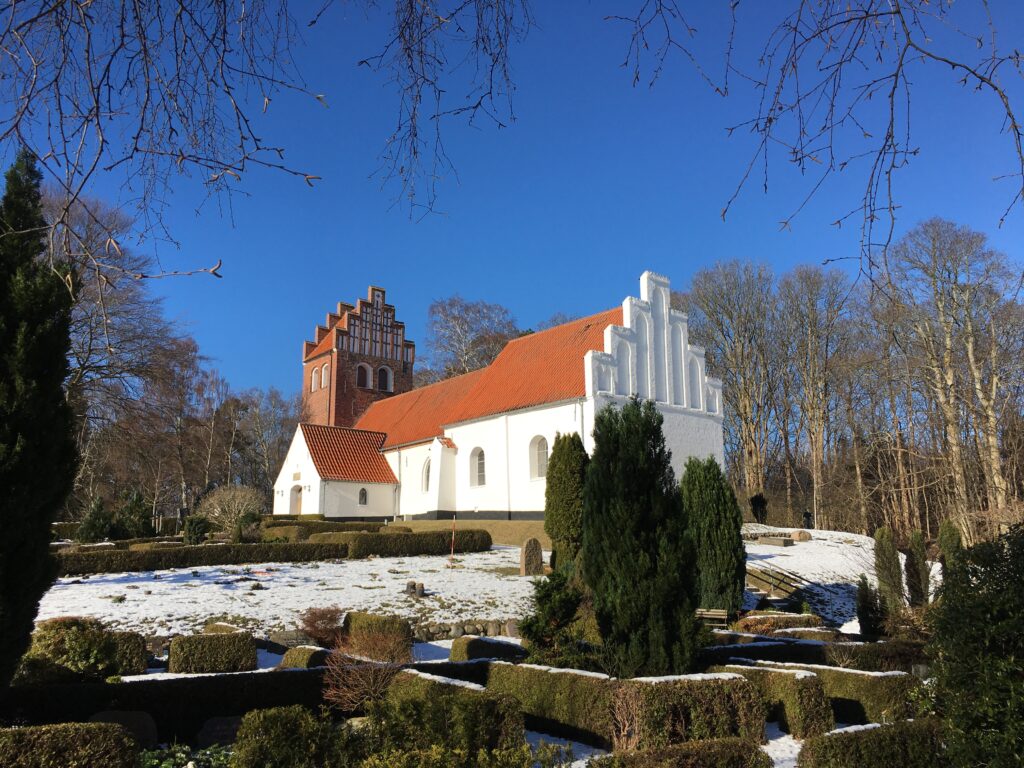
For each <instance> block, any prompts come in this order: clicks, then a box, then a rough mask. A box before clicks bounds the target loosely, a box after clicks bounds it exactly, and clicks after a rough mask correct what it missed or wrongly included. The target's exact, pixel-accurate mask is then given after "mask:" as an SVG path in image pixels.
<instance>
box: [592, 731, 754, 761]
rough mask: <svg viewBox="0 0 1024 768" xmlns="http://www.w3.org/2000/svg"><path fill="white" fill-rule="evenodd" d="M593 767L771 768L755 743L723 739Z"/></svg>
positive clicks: (632, 755)
mask: <svg viewBox="0 0 1024 768" xmlns="http://www.w3.org/2000/svg"><path fill="white" fill-rule="evenodd" d="M590 765H591V766H592V767H593V768H772V761H771V758H769V757H768V755H767V754H766V753H765V752H763V751H762V750H761V748H760V747H759V746H758V744H757V742H755V741H751V740H749V739H741V738H736V737H733V738H726V739H708V740H706V741H687V742H683V743H681V744H673V745H672V746H669V747H662V748H661V749H650V750H644V751H642V752H628V753H625V754H618V755H611V756H609V757H601V758H598V759H596V760H591V761H590Z"/></svg>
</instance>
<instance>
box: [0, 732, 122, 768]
mask: <svg viewBox="0 0 1024 768" xmlns="http://www.w3.org/2000/svg"><path fill="white" fill-rule="evenodd" d="M0 765H2V766H4V768H99V767H100V766H102V768H138V765H139V749H138V746H137V745H136V744H135V739H133V738H132V736H131V734H130V733H128V731H126V730H125V729H124V728H122V727H121V726H119V725H114V724H112V723H61V724H59V725H38V726H32V727H28V728H4V729H0Z"/></svg>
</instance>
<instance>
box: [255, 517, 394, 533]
mask: <svg viewBox="0 0 1024 768" xmlns="http://www.w3.org/2000/svg"><path fill="white" fill-rule="evenodd" d="M279 518H280V516H277V515H275V516H274V517H266V518H264V519H263V529H264V530H270V529H271V528H305V529H306V531H307V532H309V533H311V534H312V533H344V532H346V531H347V532H352V533H377V532H379V531H380V530H381V529H382V528H384V525H383V523H359V522H348V523H345V522H332V521H330V520H324V519H322V518H321V519H318V520H295V519H279Z"/></svg>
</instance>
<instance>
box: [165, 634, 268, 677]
mask: <svg viewBox="0 0 1024 768" xmlns="http://www.w3.org/2000/svg"><path fill="white" fill-rule="evenodd" d="M254 669H256V642H255V641H254V640H253V638H252V635H250V634H248V633H246V632H233V633H230V634H220V635H189V636H181V637H176V638H174V639H173V640H171V647H170V653H169V655H168V658H167V671H168V672H177V673H186V674H194V673H197V672H249V671H251V670H254Z"/></svg>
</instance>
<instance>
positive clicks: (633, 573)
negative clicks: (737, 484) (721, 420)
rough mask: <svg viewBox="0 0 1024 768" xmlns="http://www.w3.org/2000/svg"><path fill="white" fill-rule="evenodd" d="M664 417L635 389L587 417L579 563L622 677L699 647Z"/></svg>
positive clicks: (686, 665) (671, 663)
mask: <svg viewBox="0 0 1024 768" xmlns="http://www.w3.org/2000/svg"><path fill="white" fill-rule="evenodd" d="M661 424H662V418H661V414H659V413H658V412H657V410H656V409H655V408H654V405H653V404H652V403H650V402H645V403H643V404H641V403H640V401H639V400H637V399H636V398H633V399H632V400H630V401H629V402H628V403H627V404H626V405H625V406H623V407H622V408H621V409H617V408H614V407H611V406H609V407H607V408H605V409H604V410H602V411H601V412H600V413H598V415H597V418H596V419H595V424H594V452H593V455H592V456H591V459H590V466H589V467H588V468H587V481H586V485H585V486H584V491H583V507H584V513H583V548H582V552H581V563H582V568H583V578H584V581H585V582H586V583H587V585H588V586H589V587H590V588H591V589H592V590H593V593H594V611H595V614H596V618H597V624H598V628H599V630H600V633H601V638H602V642H603V646H604V650H605V652H606V657H605V658H606V661H607V663H608V666H609V667H610V668H611V671H612V672H613V673H614V674H615V675H617V676H619V677H632V676H635V675H638V674H646V675H665V674H671V673H678V672H686V671H688V670H689V669H690V668H691V667H692V665H693V660H694V656H695V654H696V651H697V633H698V625H697V622H696V618H695V616H694V607H695V605H694V599H695V575H694V558H693V544H692V542H691V541H690V538H689V536H688V534H687V526H686V520H685V517H684V515H683V510H682V504H681V500H680V496H679V490H678V488H677V486H676V483H675V477H674V475H673V472H672V466H671V464H670V460H671V454H670V453H669V451H668V449H667V448H666V446H665V437H664V435H663V434H662V430H661Z"/></svg>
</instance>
